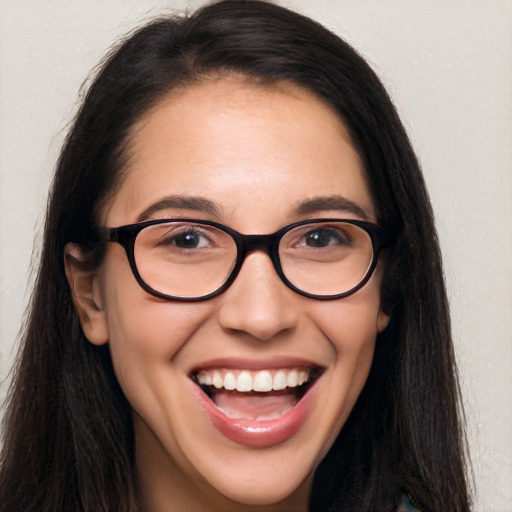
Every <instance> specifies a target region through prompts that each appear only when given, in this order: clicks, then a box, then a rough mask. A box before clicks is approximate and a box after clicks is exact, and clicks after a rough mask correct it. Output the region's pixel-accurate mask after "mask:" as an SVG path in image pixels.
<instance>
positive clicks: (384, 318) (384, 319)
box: [377, 309, 391, 333]
mask: <svg viewBox="0 0 512 512" xmlns="http://www.w3.org/2000/svg"><path fill="white" fill-rule="evenodd" d="M390 319H391V316H390V315H388V314H387V313H384V311H383V310H382V309H379V312H378V313H377V332H378V333H381V332H382V331H383V330H384V329H385V328H386V327H387V326H388V324H389V320H390Z"/></svg>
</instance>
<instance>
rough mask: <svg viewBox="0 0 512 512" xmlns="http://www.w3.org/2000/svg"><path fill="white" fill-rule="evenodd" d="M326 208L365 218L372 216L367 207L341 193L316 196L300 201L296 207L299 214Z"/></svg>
mask: <svg viewBox="0 0 512 512" xmlns="http://www.w3.org/2000/svg"><path fill="white" fill-rule="evenodd" d="M325 210H336V211H340V212H346V213H352V214H353V215H356V216H357V217H360V218H361V219H363V220H368V219H369V218H370V213H369V212H368V211H366V209H365V208H363V207H362V206H360V205H358V204H357V203H355V202H354V201H351V200H350V199H347V198H346V197H343V196H340V195H332V196H320V197H314V198H312V199H308V200H307V201H302V202H300V203H299V204H298V205H297V207H296V211H297V214H298V215H308V214H312V213H317V212H320V211H325Z"/></svg>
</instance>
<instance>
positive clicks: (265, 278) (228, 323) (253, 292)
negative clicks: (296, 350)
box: [219, 251, 301, 341]
mask: <svg viewBox="0 0 512 512" xmlns="http://www.w3.org/2000/svg"><path fill="white" fill-rule="evenodd" d="M221 300H222V305H221V307H220V310H219V321H220V324H221V326H222V327H223V328H224V329H226V330H230V331H239V332H243V333H246V334H249V335H250V336H251V337H253V338H256V339H258V340H262V341H267V340H270V339H272V338H274V337H275V336H276V335H278V334H280V333H282V332H284V331H289V330H291V329H293V328H294V327H295V325H296V323H297V320H298V318H299V311H298V309H299V308H298V302H299V301H300V300H301V297H300V296H299V295H297V294H296V293H294V292H293V291H292V290H290V289H289V288H288V287H287V286H286V285H285V284H284V283H283V282H282V281H281V279H280V278H279V276H278V275H277V273H276V271H275V269H274V266H273V264H272V261H271V260H270V258H269V257H268V255H267V254H265V253H263V252H260V251H255V252H252V253H250V254H248V255H247V257H246V259H245V261H244V263H243V265H242V268H241V269H240V272H239V274H238V276H237V277H236V279H235V281H234V283H233V284H232V285H231V286H230V287H229V289H228V290H226V291H225V292H224V294H223V295H222V296H221Z"/></svg>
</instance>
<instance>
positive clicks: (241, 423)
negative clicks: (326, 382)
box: [191, 362, 322, 447]
mask: <svg viewBox="0 0 512 512" xmlns="http://www.w3.org/2000/svg"><path fill="white" fill-rule="evenodd" d="M274 364H275V362H274ZM321 372H322V369H321V368H320V367H318V366H312V365H310V366H306V365H296V366H295V365H294V366H288V367H285V366H283V367H281V368H279V367H274V368H261V367H260V368H259V369H248V368H243V367H242V368H233V367H230V368H226V367H222V366H217V367H212V366H209V367H204V368H199V369H197V370H195V371H194V372H192V374H191V378H192V381H193V382H194V384H195V386H194V388H195V390H194V391H195V393H196V395H197V396H198V398H199V399H200V400H201V402H202V405H203V411H204V412H205V413H206V414H207V416H208V418H209V419H210V421H211V423H212V425H213V426H214V427H216V428H217V430H219V431H220V432H221V433H222V434H224V435H225V436H227V437H228V438H230V439H231V440H233V441H235V442H237V443H241V444H245V445H248V446H253V447H267V446H272V445H274V444H277V443H280V442H283V441H285V440H286V439H288V438H290V437H291V436H293V435H294V434H295V433H296V432H297V430H298V429H299V428H300V426H301V425H302V423H303V422H304V420H305V419H306V417H307V416H308V412H309V408H310V403H311V397H312V395H313V394H314V388H315V387H316V386H315V384H316V382H317V380H318V378H319V376H320V374H321Z"/></svg>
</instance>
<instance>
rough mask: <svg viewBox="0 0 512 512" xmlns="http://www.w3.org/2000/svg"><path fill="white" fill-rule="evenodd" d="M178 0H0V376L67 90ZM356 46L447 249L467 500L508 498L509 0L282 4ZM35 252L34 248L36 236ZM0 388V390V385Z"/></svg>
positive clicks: (67, 105) (511, 260) (490, 509)
mask: <svg viewBox="0 0 512 512" xmlns="http://www.w3.org/2000/svg"><path fill="white" fill-rule="evenodd" d="M201 3H202V2H201V1H189V2H187V1H186V0H175V1H172V0H168V1H164V0H147V1H145V2H140V1H138V0H137V1H136V0H84V1H81V2H78V1H72V0H46V1H45V0H23V1H21V2H20V1H18V0H0V91H1V93H0V94H1V95H0V123H1V124H0V269H1V271H0V326H1V327H0V329H1V331H0V379H3V378H6V377H7V372H8V367H9V364H10V361H11V360H12V355H13V351H14V348H13V347H14V340H15V337H16V333H17V330H18V327H19V325H20V323H21V317H22V313H23V309H24V305H25V304H26V302H27V299H28V292H27V291H26V286H27V280H28V278H29V275H30V274H29V265H30V260H31V253H32V247H33V240H34V237H35V238H36V239H37V237H38V235H39V233H40V228H41V224H42V219H43V209H44V204H45V196H46V192H47V188H48V181H49V177H50V175H51V171H52V168H53V165H54V162H55V159H56V155H57V152H58V149H59V146H60V144H61V141H62V139H63V135H64V133H65V129H66V124H67V123H68V122H69V120H70V117H71V115H72V113H73V111H74V107H73V105H74V104H75V99H76V93H77V90H78V88H79V87H80V85H81V83H82V81H83V80H84V78H85V77H86V75H87V72H88V71H89V70H90V69H91V68H92V67H93V65H94V64H95V63H96V62H97V61H98V59H99V58H100V57H101V56H102V55H103V54H104V52H105V51H106V49H107V48H108V46H109V45H110V44H111V42H112V41H113V40H115V39H116V38H117V37H118V36H119V35H120V34H123V33H125V32H126V31H127V30H129V29H130V28H131V27H133V26H134V23H137V22H140V21H141V20H143V19H146V18H148V17H151V16H152V15H155V14H156V13H158V12H161V11H162V10H164V11H165V10H167V11H169V10H170V9H183V8H184V7H186V6H188V7H189V8H190V9H192V8H195V7H197V6H198V5H200V4H201ZM280 3H282V4H283V5H288V6H292V7H294V8H295V9H297V10H299V11H301V12H303V13H305V14H308V15H311V16H313V17H314V18H316V19H318V20H319V21H321V22H323V23H324V24H326V25H327V26H329V27H330V28H332V29H333V30H335V31H336V32H338V33H340V34H341V35H343V36H345V38H346V39H347V40H348V41H349V42H351V43H352V44H353V45H355V46H356V47H357V48H358V49H359V50H360V51H361V52H362V53H363V54H364V55H365V56H366V58H367V59H368V60H369V61H370V63H371V64H372V65H373V67H374V68H375V70H376V71H377V72H378V73H379V75H380V76H381V78H382V79H383V80H384V82H385V84H386V85H387V87H388V89H389V90H390V92H391V94H392V96H393V98H394V100H395V103H396V105H397V107H398V109H399V111H400V113H401V115H402V118H403V120H404V122H405V124H406V126H407V128H408V130H409V133H410V135H411V138H412V140H413V143H414V145H415V147H416V149H417V152H418V154H419V156H420V159H421V161H422V164H423V168H424V172H425V176H426V179H427V182H428V185H429V188H430V192H431V195H432V201H433V205H434V209H435V212H436V216H437V222H438V227H439V231H440V236H441V242H442V247H443V252H444V257H445V266H446V274H447V284H448V291H449V297H450V300H451V307H452V313H453V328H454V334H455V341H456V351H457V357H458V360H459V364H460V373H461V380H462V387H463V392H464V396H465V401H466V407H467V415H468V422H469V427H470V428H469V435H470V441H471V450H472V457H473V463H474V467H475V472H476V477H477V484H478V493H479V499H478V506H477V507H476V508H475V510H477V511H482V512H484V511H485V512H505V511H507V510H510V506H511V505H510V504H511V503H512V462H511V461H512V412H511V403H512V400H511V399H512V371H511V370H512V343H511V341H512V335H511V331H512V320H511V317H512V314H511V312H512V206H511V203H512V201H511V200H512V169H511V163H512V149H511V141H512V64H511V63H512V30H511V29H512V2H511V1H510V0H479V1H478V0H451V1H443V0H315V1H308V0H282V1H281V2H280ZM36 249H37V243H36ZM5 390H6V383H5V382H4V383H3V385H2V386H1V387H0V396H1V394H3V393H5Z"/></svg>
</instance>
